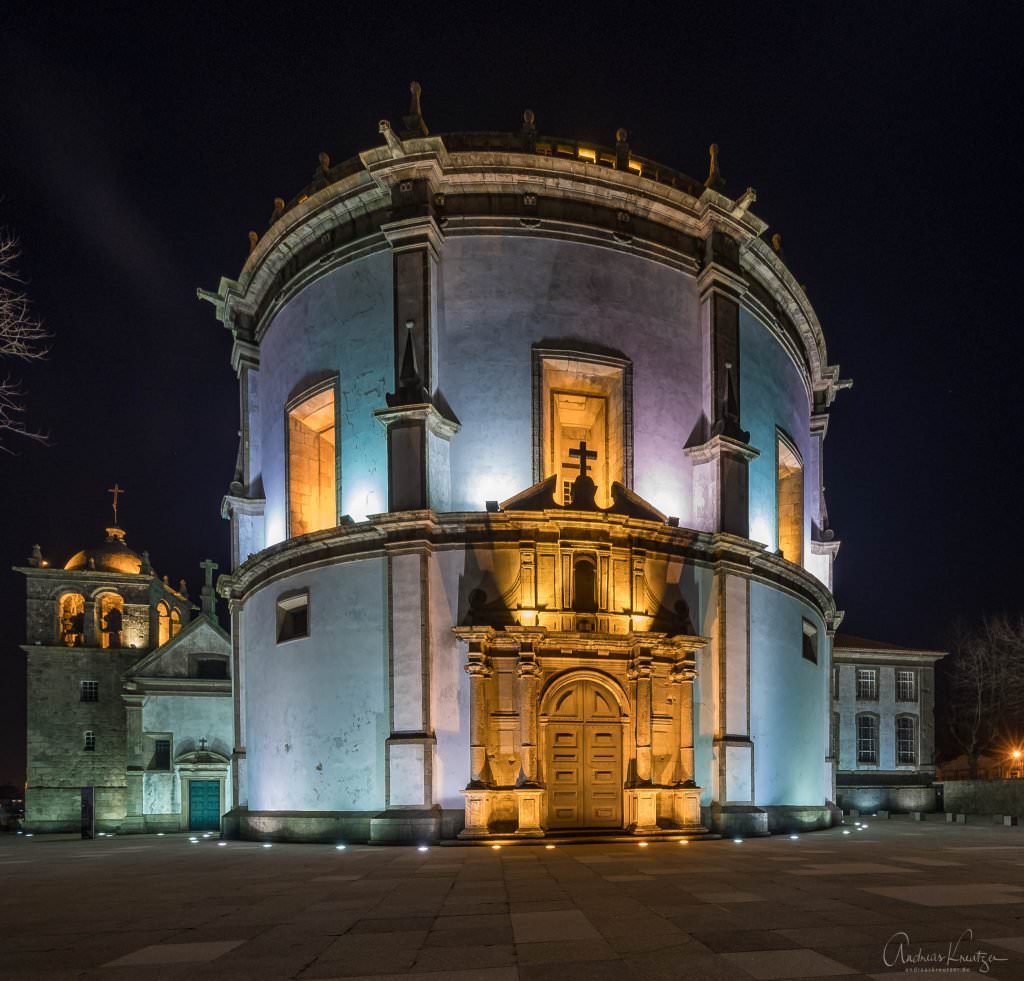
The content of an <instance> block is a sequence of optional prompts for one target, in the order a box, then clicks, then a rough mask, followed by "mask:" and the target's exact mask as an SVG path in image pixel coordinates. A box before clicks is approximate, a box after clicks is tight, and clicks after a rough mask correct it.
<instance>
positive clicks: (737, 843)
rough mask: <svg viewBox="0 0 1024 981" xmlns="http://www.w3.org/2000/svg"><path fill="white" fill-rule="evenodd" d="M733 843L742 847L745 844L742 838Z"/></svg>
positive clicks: (734, 839)
mask: <svg viewBox="0 0 1024 981" xmlns="http://www.w3.org/2000/svg"><path fill="white" fill-rule="evenodd" d="M732 841H733V844H734V845H742V844H743V839H742V838H733V840H732Z"/></svg>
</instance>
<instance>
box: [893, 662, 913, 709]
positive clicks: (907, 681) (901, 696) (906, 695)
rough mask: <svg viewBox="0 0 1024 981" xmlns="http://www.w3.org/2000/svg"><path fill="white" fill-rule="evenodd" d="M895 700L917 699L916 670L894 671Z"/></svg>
mask: <svg viewBox="0 0 1024 981" xmlns="http://www.w3.org/2000/svg"><path fill="white" fill-rule="evenodd" d="M896 701H897V702H916V701H917V672H916V671H904V670H902V669H900V670H898V671H897V672H896Z"/></svg>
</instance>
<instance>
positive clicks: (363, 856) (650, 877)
mask: <svg viewBox="0 0 1024 981" xmlns="http://www.w3.org/2000/svg"><path fill="white" fill-rule="evenodd" d="M911 827H913V828H914V830H913V831H912V832H908V829H909V828H911ZM1022 853H1024V829H1022V828H1019V827H1018V828H1004V827H998V826H992V827H986V826H971V825H966V826H964V825H946V824H938V823H934V824H930V823H926V824H924V825H914V826H911V825H910V823H909V821H900V820H899V819H898V818H896V819H892V820H890V821H888V822H886V823H885V824H884V825H882V824H881V823H879V824H875V825H873V826H872V827H871V829H870V834H865V833H857V834H851V835H843V834H842V831H841V829H833V830H831V831H826V832H817V833H813V834H805V835H801V836H799V838H797V839H796V840H792V839H790V838H789V837H788V836H780V837H775V838H760V839H749V840H746V841H743V842H742V843H740V844H736V843H735V842H733V841H731V840H724V841H701V842H694V843H691V844H689V845H686V846H680V845H679V844H678V843H677V842H674V841H662V842H650V843H649V844H648V847H646V848H643V849H640V848H638V847H637V845H636V844H635V843H608V844H576V845H558V846H557V847H556V848H553V849H547V848H545V847H544V845H543V844H538V845H523V846H517V847H516V848H507V849H502V850H500V851H494V850H491V849H482V848H457V847H448V848H436V847H435V848H431V849H429V850H428V851H427V852H418V851H416V850H411V849H403V848H383V847H379V846H375V847H367V846H359V845H349V846H348V847H347V848H346V849H345V850H343V851H339V850H336V849H334V848H333V847H331V846H318V845H280V844H275V845H274V847H273V848H271V849H264V848H262V847H261V846H259V845H258V844H255V843H250V842H227V843H226V844H224V845H223V846H221V845H218V843H217V841H216V840H215V839H204V840H203V841H201V842H200V843H199V844H198V845H190V844H189V843H188V839H187V836H176V835H167V836H164V837H161V838H156V837H134V838H129V837H123V838H109V839H108V838H104V839H100V840H98V841H94V842H82V841H80V840H75V839H66V838H62V839H57V840H54V839H49V838H47V837H46V836H42V835H37V836H34V837H33V838H31V839H28V838H25V837H23V836H22V837H17V836H3V837H0V875H2V879H3V883H4V886H5V888H4V889H3V890H2V891H0V924H2V939H0V977H2V978H3V979H4V981H7V979H11V981H28V979H31V981H64V979H71V978H74V979H85V981H121V979H126V981H128V979H130V981H163V979H168V981H177V979H181V981H214V979H216V981H234V979H239V981H241V979H245V981H262V979H267V981H277V979H281V981H294V979H343V978H344V979H348V981H353V979H356V981H358V979H369V978H373V979H374V981H388V979H389V978H390V979H397V978H409V977H413V978H421V979H423V981H548V979H550V981H575V979H579V981H605V979H607V981H632V979H637V981H681V979H686V981H690V979H693V981H701V979H705V981H751V979H755V981H776V979H787V978H800V979H814V978H822V979H824V978H841V979H851V981H853V979H857V978H868V977H871V978H893V977H896V976H899V977H901V978H904V979H907V978H910V981H914V978H913V977H912V976H911V974H909V973H905V972H906V971H907V970H908V969H912V968H914V967H915V965H917V966H918V967H919V968H920V967H923V968H926V970H919V971H917V972H916V973H927V974H928V975H929V976H930V981H962V979H964V978H966V977H968V976H969V975H972V974H976V975H977V976H978V978H979V979H981V978H984V979H986V981H987V979H994V981H1004V979H1011V978H1012V979H1018V981H1024V864H1022V863H1021V862H1020V861H1019V860H1018V859H1017V856H1018V855H1020V854H1022ZM965 931H971V932H970V933H965ZM894 937H896V938H897V939H896V940H895V941H894ZM965 937H966V938H967V939H966V940H965V939H964V938H965ZM899 938H902V939H899ZM951 946H952V947H953V948H955V949H956V950H957V951H958V953H959V954H961V955H964V957H963V958H962V959H961V960H958V961H955V962H950V963H943V962H942V958H943V957H947V959H948V952H949V950H950V948H951ZM915 958H916V960H915ZM982 963H985V964H986V965H987V970H985V971H982V969H981V967H980V965H981V964H982ZM936 964H938V967H936ZM954 971H955V972H956V973H954Z"/></svg>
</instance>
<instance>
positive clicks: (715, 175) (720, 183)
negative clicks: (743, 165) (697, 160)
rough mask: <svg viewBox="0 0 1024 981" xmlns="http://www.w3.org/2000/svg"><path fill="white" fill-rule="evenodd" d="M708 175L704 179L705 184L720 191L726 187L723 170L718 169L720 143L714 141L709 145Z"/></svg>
mask: <svg viewBox="0 0 1024 981" xmlns="http://www.w3.org/2000/svg"><path fill="white" fill-rule="evenodd" d="M708 157H709V160H708V176H707V177H706V178H705V179H704V186H705V187H710V188H711V190H713V191H720V190H721V189H722V188H723V187H725V180H724V179H723V177H722V172H721V171H720V170H719V169H718V144H717V143H712V144H711V146H710V147H708Z"/></svg>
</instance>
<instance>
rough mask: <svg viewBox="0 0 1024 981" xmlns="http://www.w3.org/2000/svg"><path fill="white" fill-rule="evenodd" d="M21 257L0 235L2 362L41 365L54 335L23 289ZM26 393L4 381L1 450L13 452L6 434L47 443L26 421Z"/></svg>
mask: <svg viewBox="0 0 1024 981" xmlns="http://www.w3.org/2000/svg"><path fill="white" fill-rule="evenodd" d="M20 255H21V251H20V249H19V247H18V241H17V239H15V238H13V237H12V236H11V235H9V234H7V233H4V232H0V358H5V357H7V358H15V359H17V360H19V361H41V360H43V359H44V358H45V357H46V355H47V354H48V353H49V346H48V343H47V342H48V341H49V340H50V334H49V332H48V331H47V330H46V328H45V327H44V326H43V325H42V323H41V322H40V321H39V320H38V319H37V318H35V317H34V316H32V311H31V307H30V305H29V299H28V296H27V295H26V294H25V292H24V291H23V289H22V280H21V278H20V277H19V276H18V271H17V261H18V257H19V256H20ZM24 416H25V402H24V391H23V389H22V387H21V385H20V384H19V383H18V381H16V380H15V379H13V378H11V377H10V376H8V377H7V378H4V379H3V380H0V450H4V451H6V452H12V451H11V450H10V448H9V447H8V446H6V445H5V444H4V442H3V437H4V435H5V434H14V435H16V436H23V437H25V438H26V439H31V440H35V441H36V442H40V443H45V442H46V441H47V437H46V434H45V433H41V432H39V431H37V430H34V429H30V428H29V426H28V424H27V423H26V421H25V418H24Z"/></svg>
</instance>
